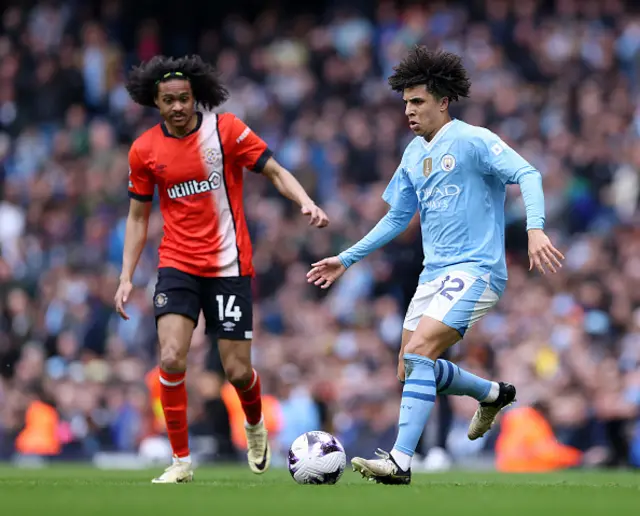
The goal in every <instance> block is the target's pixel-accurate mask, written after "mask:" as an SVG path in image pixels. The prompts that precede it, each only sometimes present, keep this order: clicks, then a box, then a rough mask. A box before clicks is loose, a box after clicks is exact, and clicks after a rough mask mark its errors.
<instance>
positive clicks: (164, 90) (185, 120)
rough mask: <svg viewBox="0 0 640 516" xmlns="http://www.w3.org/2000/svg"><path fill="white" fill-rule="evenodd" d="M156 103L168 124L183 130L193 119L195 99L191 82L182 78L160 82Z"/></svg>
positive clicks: (179, 130)
mask: <svg viewBox="0 0 640 516" xmlns="http://www.w3.org/2000/svg"><path fill="white" fill-rule="evenodd" d="M156 105H157V106H158V109H159V110H160V114H161V115H162V117H163V118H164V119H165V120H166V122H167V124H168V125H170V126H171V127H172V128H174V129H175V130H177V131H178V132H181V131H183V130H184V129H185V128H187V127H188V126H189V123H190V122H191V120H192V119H193V112H194V105H195V99H194V98H193V91H191V83H190V82H189V81H185V80H182V79H172V80H170V81H165V82H161V83H160V84H159V85H158V94H157V95H156Z"/></svg>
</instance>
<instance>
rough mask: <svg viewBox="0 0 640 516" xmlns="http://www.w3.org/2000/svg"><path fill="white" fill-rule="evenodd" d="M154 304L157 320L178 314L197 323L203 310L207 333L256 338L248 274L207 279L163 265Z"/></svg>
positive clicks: (159, 274)
mask: <svg viewBox="0 0 640 516" xmlns="http://www.w3.org/2000/svg"><path fill="white" fill-rule="evenodd" d="M153 306H154V312H155V316H156V321H157V320H158V317H160V316H161V315H164V314H179V315H184V316H185V317H188V318H189V319H192V320H193V321H194V322H195V323H196V325H197V324H198V317H199V316H200V310H202V312H203V314H204V318H205V321H206V323H207V326H206V332H207V333H215V334H216V335H217V336H218V337H219V338H221V339H230V340H251V339H252V338H253V300H252V296H251V278H250V277H249V276H234V277H229V278H206V277H202V276H194V275H193V274H188V273H186V272H182V271H179V270H178V269H174V268H173V267H162V268H160V269H158V282H157V283H156V290H155V293H154V295H153Z"/></svg>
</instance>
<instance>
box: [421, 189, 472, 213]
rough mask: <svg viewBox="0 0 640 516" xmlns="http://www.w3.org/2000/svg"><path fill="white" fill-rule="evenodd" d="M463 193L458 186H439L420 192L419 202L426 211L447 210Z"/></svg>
mask: <svg viewBox="0 0 640 516" xmlns="http://www.w3.org/2000/svg"><path fill="white" fill-rule="evenodd" d="M461 193H462V188H460V187H459V186H458V185H439V186H434V187H433V188H425V189H424V190H420V191H419V192H418V200H419V201H420V204H421V205H422V207H423V208H424V209H427V210H435V211H440V210H446V209H447V208H448V207H449V204H450V203H451V201H452V200H453V199H454V198H455V197H458V196H459V195H460V194H461Z"/></svg>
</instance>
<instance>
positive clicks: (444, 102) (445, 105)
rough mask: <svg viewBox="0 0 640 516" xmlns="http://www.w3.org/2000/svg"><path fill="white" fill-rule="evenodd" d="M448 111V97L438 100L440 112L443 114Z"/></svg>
mask: <svg viewBox="0 0 640 516" xmlns="http://www.w3.org/2000/svg"><path fill="white" fill-rule="evenodd" d="M447 109H449V97H442V98H441V99H440V112H442V113H444V112H445V111H446V110H447Z"/></svg>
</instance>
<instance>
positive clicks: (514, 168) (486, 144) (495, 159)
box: [472, 130, 537, 184]
mask: <svg viewBox="0 0 640 516" xmlns="http://www.w3.org/2000/svg"><path fill="white" fill-rule="evenodd" d="M472 143H473V146H474V150H475V152H476V154H477V156H478V159H479V161H480V164H481V167H482V170H483V173H484V174H486V175H492V176H495V177H497V178H498V179H500V181H501V182H502V183H503V184H516V183H518V182H519V179H520V177H521V176H523V175H524V174H528V173H531V172H537V171H536V169H535V168H534V167H533V166H532V165H531V163H529V162H528V161H527V160H526V159H524V158H523V157H522V156H520V154H518V153H517V152H516V151H514V150H513V149H512V148H511V147H509V146H508V145H507V144H506V143H505V142H504V141H503V140H502V138H500V137H499V136H498V135H497V134H495V133H492V132H491V131H488V130H487V131H485V132H483V133H482V134H479V135H476V136H475V137H474V138H472Z"/></svg>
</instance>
